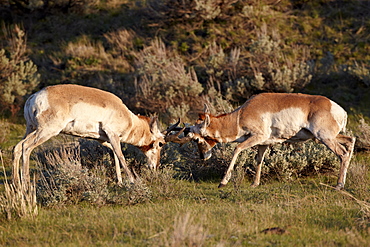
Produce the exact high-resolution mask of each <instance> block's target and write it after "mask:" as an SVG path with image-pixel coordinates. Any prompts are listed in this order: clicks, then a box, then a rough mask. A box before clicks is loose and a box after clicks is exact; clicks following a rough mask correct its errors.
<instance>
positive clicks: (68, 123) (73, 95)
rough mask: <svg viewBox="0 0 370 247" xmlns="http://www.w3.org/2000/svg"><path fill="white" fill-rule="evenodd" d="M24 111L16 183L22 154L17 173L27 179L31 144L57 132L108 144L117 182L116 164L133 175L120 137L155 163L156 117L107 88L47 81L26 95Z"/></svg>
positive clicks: (158, 144) (160, 137)
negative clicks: (132, 108)
mask: <svg viewBox="0 0 370 247" xmlns="http://www.w3.org/2000/svg"><path fill="white" fill-rule="evenodd" d="M24 117H25V119H26V122H27V124H26V125H27V129H26V134H25V136H24V138H23V139H22V140H21V141H20V142H19V143H18V144H17V145H16V146H15V147H14V159H13V181H14V182H15V183H19V182H20V179H19V161H20V158H21V156H22V158H23V160H22V164H23V166H22V170H21V172H20V174H21V179H22V181H25V182H29V180H30V177H29V157H30V154H31V152H32V150H33V149H34V148H36V147H37V146H39V145H41V144H42V143H44V142H46V141H47V140H49V139H50V138H51V137H53V136H56V135H58V134H59V133H64V134H70V135H74V136H78V137H85V138H91V139H95V140H97V141H99V142H100V143H102V144H103V145H105V146H107V147H109V148H110V149H112V150H113V154H114V160H115V166H116V173H117V179H118V183H119V184H122V176H121V169H120V164H121V165H122V167H123V168H124V170H125V172H126V174H127V176H128V179H129V181H130V182H132V183H133V182H134V181H135V179H134V176H133V174H132V172H131V171H130V169H129V168H128V167H127V165H126V162H125V158H124V156H123V154H122V151H121V145H120V142H124V143H128V144H132V145H134V146H136V147H138V148H139V149H140V150H141V151H143V153H144V154H145V155H146V156H147V159H148V166H149V167H150V168H151V169H156V168H157V167H158V166H159V160H160V151H161V148H162V146H163V145H164V144H165V136H164V134H166V133H165V132H164V133H161V132H160V131H159V129H158V125H157V118H156V117H153V118H149V117H144V116H139V115H135V114H134V113H132V112H131V111H130V110H129V109H128V108H127V107H126V106H125V105H124V104H123V102H122V100H121V99H120V98H118V97H117V96H115V95H114V94H112V93H109V92H105V91H102V90H99V89H96V88H90V87H84V86H79V85H56V86H49V87H46V88H44V89H42V90H41V91H39V92H37V93H35V94H33V95H31V96H30V97H29V98H28V99H27V101H26V104H25V106H24ZM177 124H178V123H177ZM170 128H171V127H170ZM170 128H169V129H170Z"/></svg>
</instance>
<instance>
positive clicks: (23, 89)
mask: <svg viewBox="0 0 370 247" xmlns="http://www.w3.org/2000/svg"><path fill="white" fill-rule="evenodd" d="M2 31H3V33H4V34H5V35H4V36H5V37H4V39H5V42H3V44H0V104H1V106H2V109H3V110H4V109H8V110H10V112H11V114H12V116H14V115H15V114H16V113H17V112H18V111H19V110H20V108H21V106H22V105H23V103H24V99H23V96H25V95H27V94H29V93H31V92H32V91H33V90H34V89H35V88H36V87H37V85H38V84H39V82H40V75H39V74H38V73H37V67H36V65H35V64H34V63H33V62H32V61H31V60H30V59H29V58H28V56H27V37H26V34H25V31H24V30H22V28H21V27H20V26H18V25H14V27H12V28H11V27H9V28H6V27H5V26H3V30H2Z"/></svg>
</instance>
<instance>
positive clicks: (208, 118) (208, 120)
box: [204, 114, 211, 127]
mask: <svg viewBox="0 0 370 247" xmlns="http://www.w3.org/2000/svg"><path fill="white" fill-rule="evenodd" d="M210 123H211V118H210V117H209V114H206V119H204V126H206V127H208V126H209V124H210Z"/></svg>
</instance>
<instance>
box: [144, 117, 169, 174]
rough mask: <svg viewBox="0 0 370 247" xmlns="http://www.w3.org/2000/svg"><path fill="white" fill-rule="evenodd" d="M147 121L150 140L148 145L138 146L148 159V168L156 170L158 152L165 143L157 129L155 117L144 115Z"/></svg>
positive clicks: (158, 159)
mask: <svg viewBox="0 0 370 247" xmlns="http://www.w3.org/2000/svg"><path fill="white" fill-rule="evenodd" d="M144 118H146V120H147V121H148V124H149V128H150V133H151V134H152V135H151V139H152V142H151V143H150V144H149V145H144V146H141V147H138V148H139V149H140V150H141V151H142V152H143V153H144V154H145V156H146V157H147V159H148V163H147V165H148V168H149V169H151V170H156V169H157V168H158V167H159V166H160V154H161V150H162V147H163V146H164V144H165V143H166V141H165V139H164V134H163V133H161V132H160V131H159V128H158V120H157V117H151V118H148V117H144Z"/></svg>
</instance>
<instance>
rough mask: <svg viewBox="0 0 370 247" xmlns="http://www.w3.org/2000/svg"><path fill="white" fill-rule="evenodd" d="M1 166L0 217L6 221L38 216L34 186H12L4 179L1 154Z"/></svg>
mask: <svg viewBox="0 0 370 247" xmlns="http://www.w3.org/2000/svg"><path fill="white" fill-rule="evenodd" d="M0 158H1V164H2V168H3V171H4V175H5V181H4V193H1V194H0V215H1V216H2V218H5V219H7V220H9V221H10V220H13V219H19V218H27V217H28V218H33V217H36V216H37V215H38V207H37V201H36V185H35V183H34V182H32V183H28V184H25V183H22V184H19V185H18V184H12V183H9V182H8V179H7V177H6V172H5V167H4V162H3V154H2V152H1V150H0Z"/></svg>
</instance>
